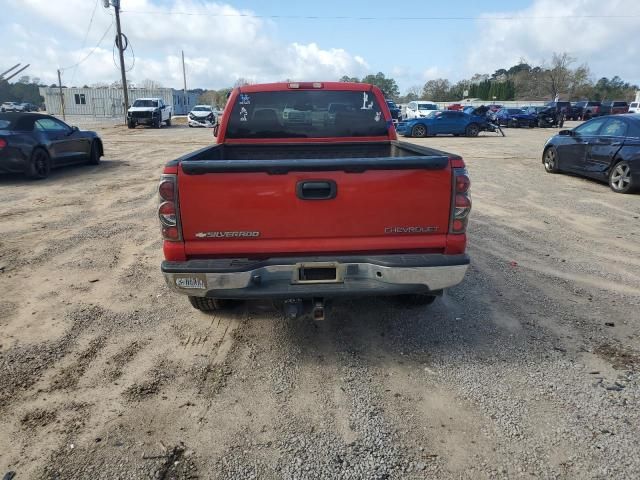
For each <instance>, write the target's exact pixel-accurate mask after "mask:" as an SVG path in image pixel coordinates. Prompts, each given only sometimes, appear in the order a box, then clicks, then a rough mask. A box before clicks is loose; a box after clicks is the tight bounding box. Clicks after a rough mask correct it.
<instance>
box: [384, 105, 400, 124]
mask: <svg viewBox="0 0 640 480" xmlns="http://www.w3.org/2000/svg"><path fill="white" fill-rule="evenodd" d="M386 102H387V106H388V107H389V112H390V113H391V118H393V119H394V120H398V119H399V118H400V107H399V106H398V105H396V102H394V101H393V100H387V101H386Z"/></svg>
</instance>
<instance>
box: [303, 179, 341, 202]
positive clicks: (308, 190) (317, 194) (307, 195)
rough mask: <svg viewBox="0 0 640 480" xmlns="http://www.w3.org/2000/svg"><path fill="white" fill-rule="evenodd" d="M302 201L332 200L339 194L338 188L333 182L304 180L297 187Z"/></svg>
mask: <svg viewBox="0 0 640 480" xmlns="http://www.w3.org/2000/svg"><path fill="white" fill-rule="evenodd" d="M296 193H297V195H298V198H299V199H300V200H331V199H332V198H336V195H337V194H338V186H337V185H336V182H334V181H333V180H303V181H301V182H298V184H297V185H296Z"/></svg>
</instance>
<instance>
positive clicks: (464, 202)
mask: <svg viewBox="0 0 640 480" xmlns="http://www.w3.org/2000/svg"><path fill="white" fill-rule="evenodd" d="M453 175H454V182H453V186H454V192H453V205H452V207H453V208H452V209H451V228H450V233H464V232H465V231H466V230H467V222H468V221H469V213H470V212H471V195H470V193H469V189H470V188H471V180H469V175H468V174H467V170H466V169H465V168H454V169H453Z"/></svg>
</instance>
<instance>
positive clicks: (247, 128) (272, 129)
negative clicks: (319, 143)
mask: <svg viewBox="0 0 640 480" xmlns="http://www.w3.org/2000/svg"><path fill="white" fill-rule="evenodd" d="M387 128H388V127H387V122H386V121H385V119H384V115H383V113H382V108H381V107H380V105H379V104H378V101H377V100H376V98H375V96H374V95H373V93H372V92H370V91H331V90H293V91H283V92H256V93H246V94H243V93H241V94H240V95H239V96H238V99H237V101H236V104H235V105H234V106H233V109H232V110H231V114H230V116H229V123H228V124H227V132H226V136H227V138H296V137H298V138H326V137H373V136H386V135H387V134H388V130H387Z"/></svg>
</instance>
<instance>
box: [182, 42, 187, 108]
mask: <svg viewBox="0 0 640 480" xmlns="http://www.w3.org/2000/svg"><path fill="white" fill-rule="evenodd" d="M182 78H183V80H184V89H183V90H182V93H183V94H184V95H183V98H184V104H185V107H186V105H187V72H186V70H185V69H184V50H182Z"/></svg>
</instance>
